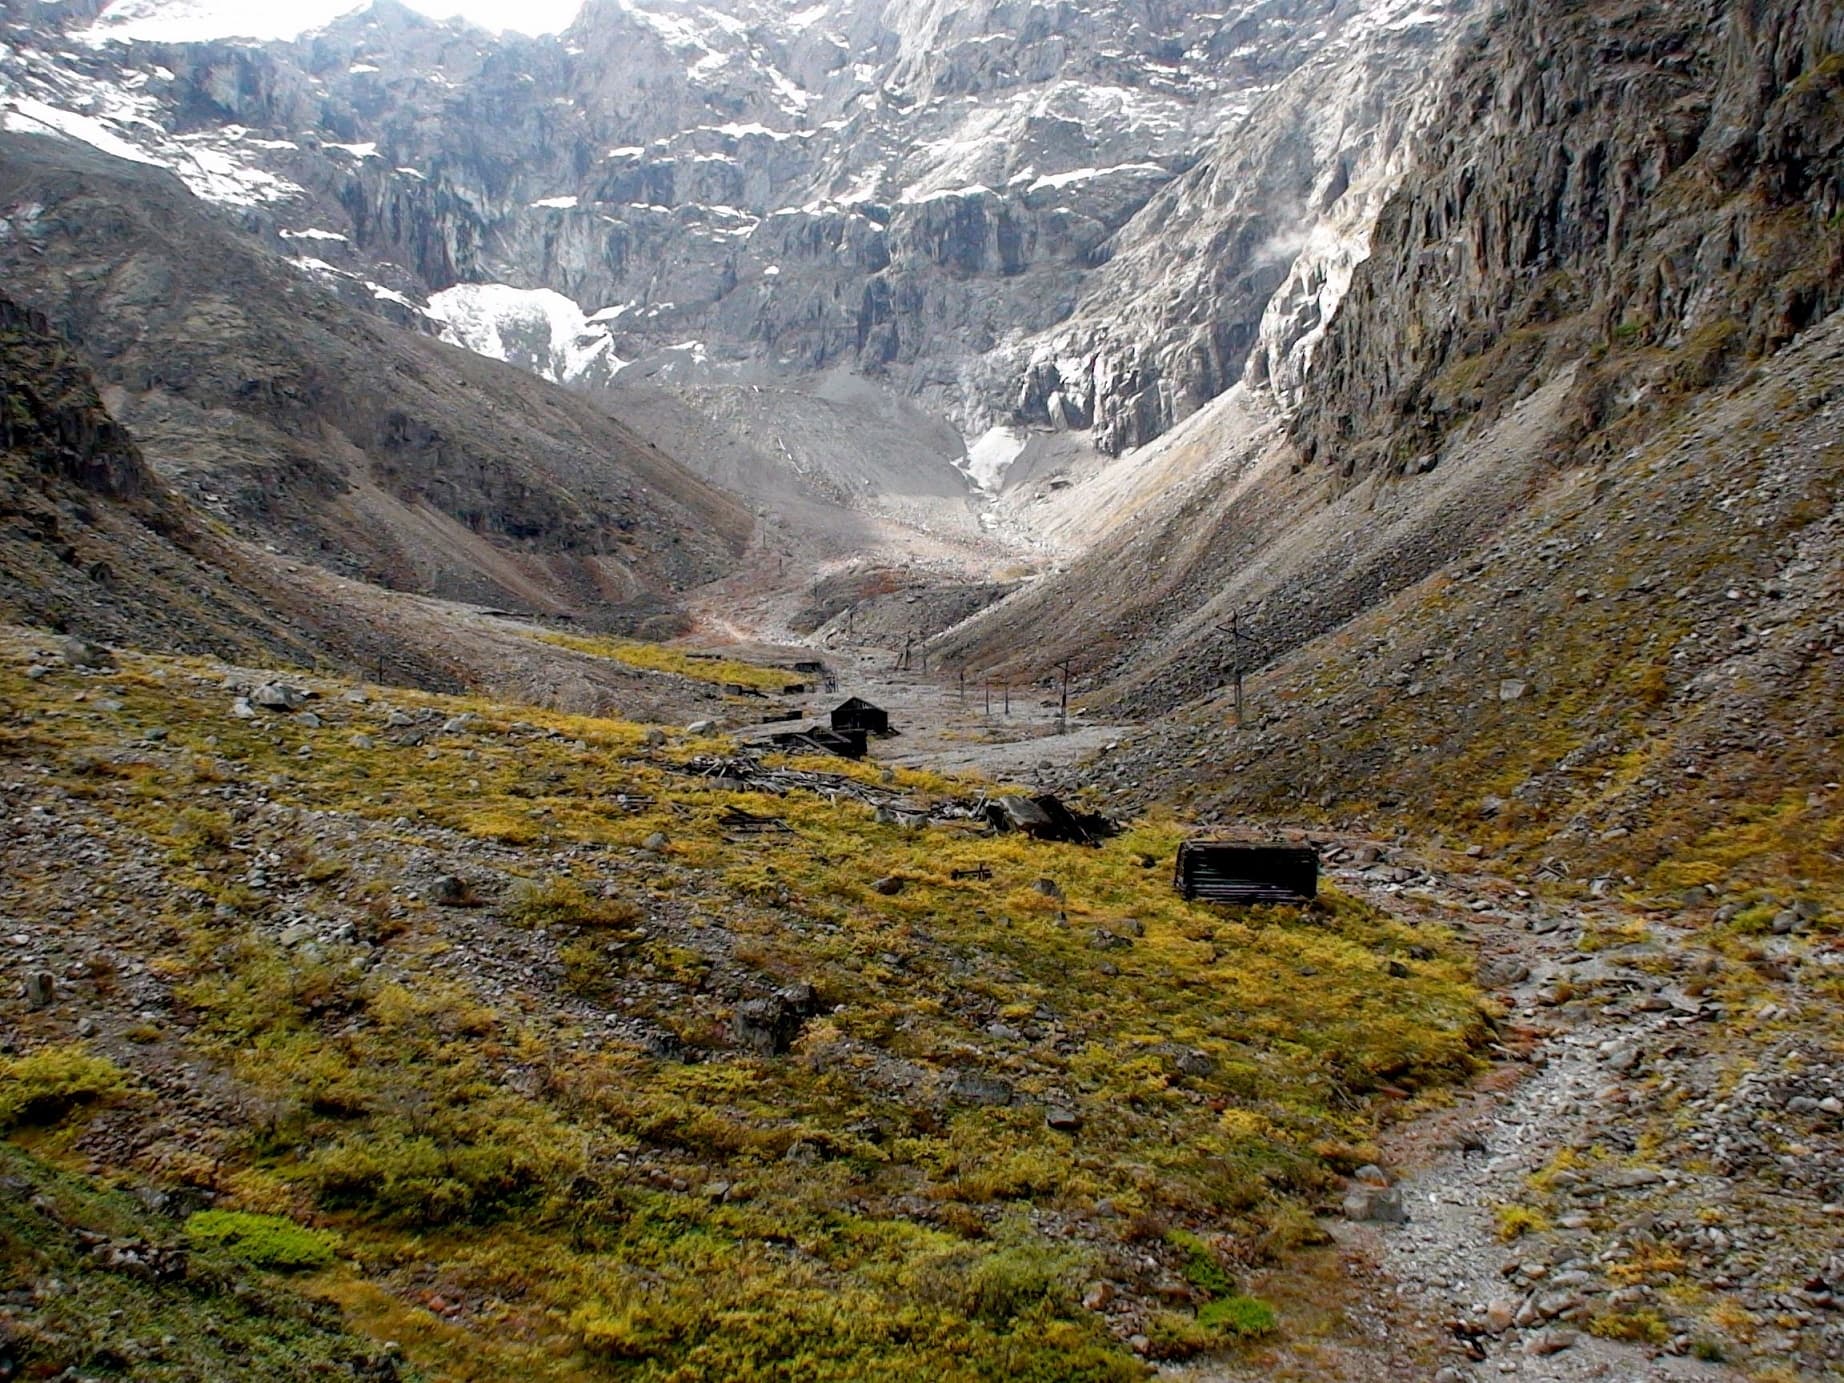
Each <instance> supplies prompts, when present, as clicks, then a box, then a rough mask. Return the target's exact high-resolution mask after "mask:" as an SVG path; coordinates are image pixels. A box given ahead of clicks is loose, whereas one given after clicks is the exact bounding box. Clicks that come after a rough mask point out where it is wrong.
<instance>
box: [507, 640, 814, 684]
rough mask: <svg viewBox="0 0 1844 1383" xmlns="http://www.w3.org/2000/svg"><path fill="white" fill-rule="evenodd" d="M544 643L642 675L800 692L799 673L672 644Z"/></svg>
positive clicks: (545, 641)
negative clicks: (664, 674)
mask: <svg viewBox="0 0 1844 1383" xmlns="http://www.w3.org/2000/svg"><path fill="white" fill-rule="evenodd" d="M539 637H540V639H541V640H542V642H544V643H548V644H555V645H556V646H557V647H558V648H567V649H569V650H570V651H571V652H572V653H583V654H587V655H588V656H589V657H591V658H607V659H609V660H611V661H613V662H617V663H624V664H626V665H627V666H628V667H631V668H638V669H639V670H640V671H642V672H669V673H672V674H673V675H675V676H678V677H688V678H690V679H691V680H692V681H694V682H709V683H712V684H713V685H716V686H720V687H731V686H734V687H747V688H748V689H749V690H751V691H761V692H783V691H790V690H795V691H797V690H800V689H801V688H802V686H803V685H804V684H803V683H802V681H801V678H800V674H798V673H795V672H790V671H788V670H787V669H785V668H774V667H762V666H761V665H759V664H757V663H745V662H741V661H739V660H737V659H735V658H711V657H699V656H696V655H694V654H692V653H688V652H686V651H685V650H684V649H682V648H674V647H672V646H671V645H669V644H660V643H645V642H642V641H641V640H639V639H617V638H611V637H606V636H599V635H593V636H592V635H583V634H544V635H540V636H539Z"/></svg>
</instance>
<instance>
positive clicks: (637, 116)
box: [0, 0, 1470, 450]
mask: <svg viewBox="0 0 1844 1383" xmlns="http://www.w3.org/2000/svg"><path fill="white" fill-rule="evenodd" d="M1469 7H1470V0H1438V2H1437V3H1423V0H1413V3H1411V0H1235V3H1232V4H1229V5H1227V6H1224V7H1220V9H1219V10H1218V11H1212V12H1208V13H1205V12H1197V11H1193V10H1188V9H1186V8H1184V7H1178V8H1176V9H1174V8H1173V7H1169V6H1165V5H1160V4H1152V3H1148V2H1147V0H1104V2H1103V3H1097V4H1094V5H1088V6H1080V7H1079V6H1075V5H1072V4H1067V3H1064V4H1055V5H1032V6H1023V5H1017V4H1014V3H1010V2H1009V0H983V3H976V4H971V5H960V6H941V5H937V4H931V3H926V0H896V2H895V3H891V4H885V5H872V4H868V3H864V0H828V3H824V4H821V5H818V6H815V7H813V8H809V9H805V10H802V11H801V12H800V13H799V14H789V13H787V12H786V11H785V9H784V8H783V7H781V6H779V5H773V4H769V3H766V0H727V3H726V4H725V5H724V6H723V9H722V12H719V11H718V10H715V9H680V8H679V7H676V6H671V5H668V4H665V3H662V2H661V0H650V2H648V3H638V4H618V3H614V0H596V3H591V4H589V5H588V6H586V8H585V10H584V12H583V14H582V16H581V18H580V19H579V20H578V22H577V23H576V25H575V26H573V27H572V28H571V29H570V30H568V31H567V32H565V33H564V34H562V35H559V36H555V37H550V38H543V39H528V38H523V37H520V36H517V35H507V36H505V37H503V38H500V39H494V38H492V37H490V36H488V35H486V34H485V33H483V32H481V31H479V30H474V29H471V28H468V27H466V26H464V25H461V24H459V23H452V22H451V23H446V24H443V23H436V22H434V21H430V20H427V19H424V18H422V17H420V16H417V15H414V14H412V13H410V12H409V11H407V10H404V9H402V8H400V7H397V6H394V5H389V4H380V5H375V6H374V7H373V8H371V9H370V10H368V11H364V12H362V13H360V14H357V15H354V16H351V17H348V18H347V19H345V20H342V21H340V22H338V23H336V24H334V25H332V26H331V27H329V28H327V29H325V30H324V31H321V32H319V33H317V34H314V35H311V36H309V37H305V38H302V39H300V40H298V41H295V42H290V43H270V44H266V45H252V44H248V43H229V42H213V43H194V44H174V43H167V42H159V41H156V40H157V39H158V38H159V35H160V32H161V31H160V27H159V25H158V24H157V23H155V22H152V21H147V22H143V23H141V24H139V25H136V24H134V23H125V24H117V25H114V26H112V25H111V24H110V23H108V22H104V23H103V24H102V25H100V26H98V27H96V28H95V29H93V30H89V31H88V34H89V37H90V38H92V39H98V38H101V39H106V38H109V37H111V36H114V37H118V38H123V39H127V40H131V41H129V42H125V43H104V44H103V45H102V46H100V47H97V46H94V44H84V43H80V42H75V43H74V42H71V41H69V38H68V36H63V35H59V34H57V33H54V32H49V31H48V26H50V25H51V24H53V23H54V22H55V21H57V20H58V19H59V16H57V15H50V16H41V17H39V19H38V23H39V24H40V26H41V33H40V40H41V41H40V43H39V44H38V45H37V46H34V47H30V48H26V49H22V50H21V51H19V52H17V53H11V54H9V55H7V56H5V57H0V81H4V82H5V83H6V84H7V85H8V86H10V87H12V88H14V89H16V90H18V91H20V92H21V93H22V94H27V95H29V96H30V98H31V99H33V100H37V101H44V102H46V103H48V104H51V105H63V106H65V107H66V108H75V107H76V105H78V104H79V103H83V104H84V106H85V109H89V108H91V106H92V105H93V104H94V103H93V102H91V101H90V98H89V94H88V93H90V92H91V91H93V90H95V89H97V88H98V87H99V86H100V87H102V88H106V89H108V90H110V91H112V92H113V91H119V93H120V95H121V100H120V102H119V103H116V104H115V105H111V104H110V103H107V102H105V103H104V106H105V107H107V108H108V109H110V110H116V109H118V108H119V109H120V110H121V111H122V112H126V111H128V110H129V109H130V108H132V110H133V113H134V117H135V118H134V119H133V120H128V119H127V117H126V115H125V114H124V115H123V116H122V118H121V119H115V118H114V117H113V116H111V117H110V118H109V119H106V120H105V122H104V123H105V125H106V126H107V127H108V128H109V130H110V131H111V133H116V132H117V131H118V130H119V137H120V138H123V139H125V140H127V141H128V142H130V143H132V144H135V145H137V146H138V147H140V148H141V149H142V150H143V151H144V153H145V154H146V155H147V156H150V157H153V158H156V159H158V160H159V161H162V162H165V163H168V164H169V165H170V166H172V167H173V168H174V169H175V170H176V171H177V172H179V174H180V176H182V177H184V178H186V179H187V181H188V182H189V183H190V184H191V185H193V186H194V188H195V190H198V191H200V192H201V193H203V194H205V195H207V196H211V197H214V198H216V199H218V200H222V201H227V202H231V203H233V204H236V205H238V206H240V207H241V208H243V209H244V214H245V215H246V216H247V218H248V219H249V221H250V222H251V223H252V224H253V225H255V226H257V227H259V228H261V229H263V230H264V231H265V232H266V233H267V234H268V235H269V237H270V239H271V243H272V244H273V245H274V246H275V248H277V249H280V250H282V251H284V252H285V253H287V254H289V255H290V256H291V257H293V258H295V259H296V260H297V262H298V263H300V264H301V265H302V267H303V268H304V269H306V270H307V271H308V272H310V273H312V274H313V275H314V276H315V277H317V278H318V279H320V280H321V281H322V282H324V283H326V284H328V285H330V286H332V287H334V288H335V289H336V290H338V291H340V292H341V293H342V294H343V295H345V296H347V297H348V298H350V299H351V300H353V301H355V302H359V303H363V304H364V305H366V306H367V307H369V308H371V309H373V310H377V311H381V312H383V313H385V314H386V315H389V316H392V317H394V318H396V319H398V320H399V321H402V322H406V323H412V324H419V325H421V326H422V327H423V328H424V329H425V330H430V331H436V330H439V331H441V332H442V333H443V334H445V335H447V336H448V337H449V338H450V339H453V340H456V341H459V342H461V343H463V344H466V345H469V346H471V347H473V348H475V349H477V350H481V351H483V352H485V353H489V354H493V355H496V356H499V357H501V358H504V359H508V360H511V361H513V362H514V363H517V364H520V365H523V366H525V367H527V368H529V369H533V370H535V371H537V372H539V373H541V374H545V375H547V376H549V377H551V378H553V379H557V380H559V381H569V382H578V383H585V384H590V385H594V384H599V383H606V382H607V381H608V380H609V379H610V378H612V377H613V375H614V373H615V372H616V371H617V370H619V369H621V368H622V367H623V365H627V366H629V367H636V366H637V367H638V368H639V369H641V370H642V371H643V372H645V373H647V374H649V375H653V376H657V377H660V378H663V379H665V380H668V381H673V382H681V383H683V382H695V381H699V380H705V381H708V380H710V379H712V378H727V379H736V378H742V379H745V380H751V381H760V380H762V379H765V378H781V379H797V380H798V379H805V378H809V377H811V376H812V375H814V374H815V373H817V372H823V371H827V370H830V369H834V368H837V367H841V366H843V367H846V368H849V369H852V370H854V371H857V372H859V373H861V374H865V375H868V376H871V377H874V378H877V379H880V380H882V381H884V382H885V383H886V384H887V385H889V386H890V387H891V388H893V389H895V390H896V391H897V392H900V393H905V394H908V395H911V396H914V397H915V398H917V399H918V400H920V401H921V402H922V403H923V404H924V405H925V406H927V407H929V408H930V409H931V410H932V411H934V412H936V413H937V414H939V415H941V416H945V417H947V418H949V419H950V420H951V421H953V422H954V423H955V425H956V426H957V427H959V428H960V429H961V431H962V432H963V433H965V435H967V436H969V437H972V436H975V435H977V434H979V433H980V432H982V431H983V430H984V429H985V428H986V427H987V426H988V425H991V424H1012V425H1034V426H1038V427H1048V428H1070V429H1091V428H1092V429H1093V430H1094V432H1095V436H1096V440H1097V441H1098V442H1099V443H1100V444H1101V445H1102V446H1103V447H1104V448H1105V449H1108V450H1119V449H1121V448H1123V447H1126V446H1131V445H1134V444H1137V443H1139V442H1142V441H1145V440H1147V439H1148V438H1150V437H1152V436H1154V435H1157V434H1158V433H1159V432H1160V431H1162V430H1164V429H1165V428H1166V427H1169V426H1170V425H1171V424H1172V423H1173V422H1175V421H1176V420H1178V419H1179V418H1182V417H1183V416H1185V415H1186V414H1187V413H1188V412H1190V411H1192V410H1193V409H1194V408H1195V407H1196V406H1197V405H1198V404H1199V403H1201V402H1202V401H1204V400H1206V399H1208V398H1209V397H1211V396H1212V395H1214V394H1216V393H1218V392H1220V391H1221V390H1222V389H1223V388H1225V387H1227V386H1228V385H1229V384H1230V383H1232V382H1234V381H1235V380H1236V379H1237V378H1239V377H1241V376H1242V374H1243V373H1244V370H1245V369H1249V370H1251V371H1252V372H1253V374H1254V375H1255V376H1256V377H1257V378H1258V379H1259V380H1260V381H1263V382H1273V383H1274V384H1275V385H1276V387H1277V388H1279V389H1281V390H1282V391H1283V392H1285V391H1290V390H1292V389H1294V388H1295V387H1297V383H1298V379H1299V376H1300V374H1301V372H1302V370H1303V369H1304V367H1305V364H1306V362H1307V361H1308V360H1309V359H1310V356H1311V353H1312V350H1313V347H1314V344H1315V343H1316V341H1317V339H1318V335H1319V333H1320V332H1321V331H1322V329H1323V325H1324V321H1325V319H1326V317H1327V316H1328V315H1329V312H1330V310H1331V308H1332V306H1334V305H1335V303H1336V301H1337V299H1338V297H1339V295H1340V294H1341V293H1342V291H1343V288H1344V285H1345V283H1346V282H1347V281H1348V279H1349V274H1350V270H1351V268H1352V266H1353V265H1354V264H1355V263H1356V262H1357V260H1359V259H1361V258H1362V256H1363V253H1364V250H1365V243H1366V238H1367V233H1368V226H1369V223H1370V221H1371V220H1372V219H1373V218H1374V216H1375V214H1376V211H1377V209H1378V208H1379V207H1380V206H1381V205H1382V202H1383V200H1384V198H1385V197H1386V196H1387V195H1388V193H1389V191H1390V190H1392V188H1393V186H1394V182H1395V179H1396V178H1397V177H1399V175H1400V172H1401V167H1402V164H1403V154H1402V150H1403V148H1404V144H1405V140H1406V137H1407V135H1408V133H1409V132H1410V131H1411V130H1412V129H1413V128H1414V127H1415V113H1416V111H1417V110H1418V109H1419V108H1420V107H1418V106H1417V105H1415V104H1414V103H1412V102H1410V101H1408V100H1406V99H1405V97H1404V92H1405V89H1415V88H1419V87H1420V86H1421V85H1422V84H1423V81H1424V78H1425V75H1426V72H1427V71H1428V69H1429V65H1430V61H1431V58H1432V55H1433V54H1434V53H1435V52H1436V51H1437V50H1438V49H1439V47H1440V46H1441V45H1442V44H1443V43H1444V42H1446V40H1447V39H1448V37H1449V36H1450V35H1451V34H1452V32H1453V31H1454V29H1455V28H1456V26H1457V25H1458V23H1459V22H1460V20H1461V19H1462V18H1463V16H1464V15H1465V13H1466V12H1467V10H1468V9H1469ZM41 8H48V7H41ZM58 8H59V9H62V8H63V7H58ZM62 22H63V23H65V24H66V25H67V26H68V27H70V28H73V29H75V28H78V27H80V25H79V24H78V23H77V22H75V21H74V20H73V19H72V18H71V17H70V16H68V15H67V16H64V17H63V21H62ZM137 39H138V41H135V40H137ZM1424 104H1425V103H1424ZM112 122H113V123H112ZM182 134H183V136H184V138H183V139H181V138H180V136H181V135H182ZM200 150H207V151H209V154H210V159H209V164H210V169H209V170H207V168H206V167H205V163H206V160H205V159H203V158H201V156H200Z"/></svg>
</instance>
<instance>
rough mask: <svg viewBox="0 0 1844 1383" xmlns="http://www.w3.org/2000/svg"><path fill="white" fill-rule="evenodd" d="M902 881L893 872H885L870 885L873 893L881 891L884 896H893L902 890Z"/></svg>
mask: <svg viewBox="0 0 1844 1383" xmlns="http://www.w3.org/2000/svg"><path fill="white" fill-rule="evenodd" d="M903 887H904V881H903V880H902V879H899V878H898V877H897V876H896V875H894V874H886V875H884V877H883V878H881V879H879V880H877V882H876V883H874V884H872V885H871V891H872V892H873V893H881V894H883V895H884V897H886V898H894V897H895V896H896V895H897V894H899V893H901V892H902V891H903Z"/></svg>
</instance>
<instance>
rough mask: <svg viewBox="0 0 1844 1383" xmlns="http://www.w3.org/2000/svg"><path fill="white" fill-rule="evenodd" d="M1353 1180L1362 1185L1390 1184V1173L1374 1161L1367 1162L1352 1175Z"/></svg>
mask: <svg viewBox="0 0 1844 1383" xmlns="http://www.w3.org/2000/svg"><path fill="white" fill-rule="evenodd" d="M1352 1180H1353V1181H1355V1182H1357V1183H1358V1185H1360V1186H1388V1185H1389V1173H1388V1172H1386V1171H1384V1170H1383V1169H1382V1168H1381V1167H1379V1166H1377V1165H1376V1164H1375V1163H1374V1162H1367V1163H1365V1164H1364V1165H1363V1166H1362V1167H1359V1168H1358V1169H1357V1173H1356V1175H1354V1176H1353V1177H1352Z"/></svg>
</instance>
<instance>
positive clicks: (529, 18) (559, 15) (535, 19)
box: [259, 0, 583, 34]
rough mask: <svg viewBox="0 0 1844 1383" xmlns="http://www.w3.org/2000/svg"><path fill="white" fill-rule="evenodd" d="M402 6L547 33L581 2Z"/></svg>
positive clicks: (459, 0)
mask: <svg viewBox="0 0 1844 1383" xmlns="http://www.w3.org/2000/svg"><path fill="white" fill-rule="evenodd" d="M260 2H261V0H259V3H260ZM406 3H408V4H410V5H412V6H413V7H415V8H416V9H419V10H422V11H423V12H424V13H425V14H433V15H435V16H437V17H438V18H442V19H446V18H447V17H448V16H449V15H451V14H458V15H460V16H462V18H464V19H471V20H473V21H474V23H476V24H479V25H482V26H484V27H486V28H488V29H517V30H518V31H519V32H520V33H526V34H548V33H554V32H555V31H557V30H558V29H561V28H563V27H564V25H566V24H568V23H569V22H570V21H571V20H572V19H575V18H576V12H577V11H578V10H579V9H581V8H582V5H583V0H406Z"/></svg>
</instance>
